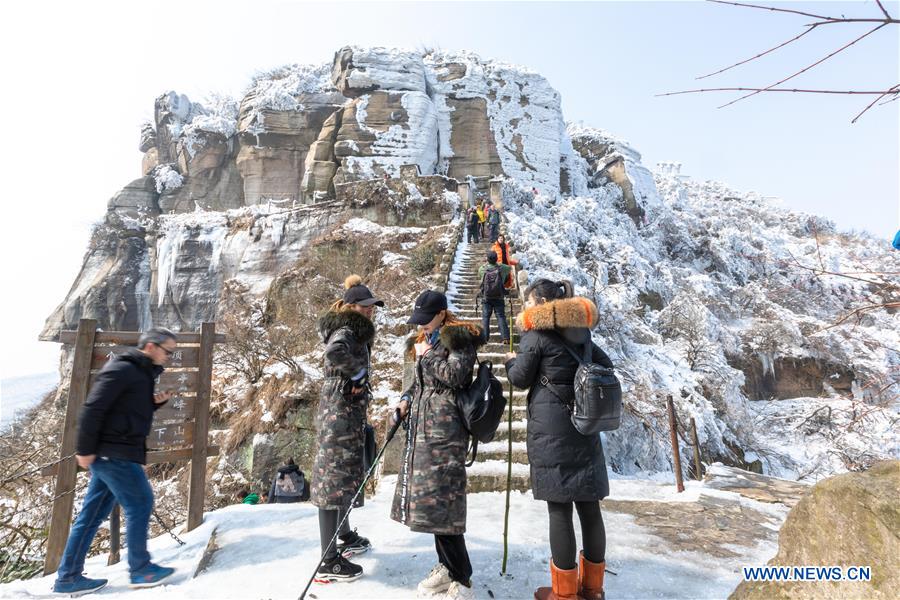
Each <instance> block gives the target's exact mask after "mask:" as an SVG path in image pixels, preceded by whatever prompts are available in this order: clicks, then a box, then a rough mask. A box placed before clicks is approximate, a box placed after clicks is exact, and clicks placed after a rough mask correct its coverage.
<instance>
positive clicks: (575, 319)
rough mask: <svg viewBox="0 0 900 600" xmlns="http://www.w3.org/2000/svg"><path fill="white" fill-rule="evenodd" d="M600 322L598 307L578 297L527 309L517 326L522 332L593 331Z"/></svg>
mask: <svg viewBox="0 0 900 600" xmlns="http://www.w3.org/2000/svg"><path fill="white" fill-rule="evenodd" d="M599 320H600V316H599V313H598V312H597V306H596V305H595V304H594V303H593V302H591V301H590V300H588V299H587V298H582V297H580V296H576V297H575V298H565V299H563V300H553V301H552V302H547V303H544V304H538V305H537V306H532V307H531V308H526V309H525V310H524V311H522V312H521V313H519V316H518V317H517V318H516V325H517V326H518V327H519V329H520V330H521V331H532V330H535V329H564V328H567V327H587V328H588V329H593V328H594V327H595V326H596V325H597V322H598V321H599Z"/></svg>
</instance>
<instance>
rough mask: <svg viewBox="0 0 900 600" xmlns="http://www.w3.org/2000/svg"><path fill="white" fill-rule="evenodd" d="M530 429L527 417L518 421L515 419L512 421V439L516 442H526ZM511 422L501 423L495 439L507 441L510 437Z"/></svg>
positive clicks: (496, 440)
mask: <svg viewBox="0 0 900 600" xmlns="http://www.w3.org/2000/svg"><path fill="white" fill-rule="evenodd" d="M527 431H528V421H527V420H525V419H520V420H518V421H513V423H512V439H513V441H514V442H524V441H525V439H526V438H527ZM508 434H509V424H508V423H507V422H506V421H503V422H502V423H500V427H498V428H497V433H496V434H495V435H494V441H495V442H500V441H503V442H505V441H506V440H507V439H509V435H508Z"/></svg>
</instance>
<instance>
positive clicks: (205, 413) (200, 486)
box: [187, 323, 216, 531]
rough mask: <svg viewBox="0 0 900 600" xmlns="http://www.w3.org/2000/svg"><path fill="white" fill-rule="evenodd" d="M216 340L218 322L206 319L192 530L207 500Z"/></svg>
mask: <svg viewBox="0 0 900 600" xmlns="http://www.w3.org/2000/svg"><path fill="white" fill-rule="evenodd" d="M215 343H216V324H215V323H203V325H201V327H200V357H199V372H198V374H197V375H198V383H197V385H198V387H197V401H196V402H195V404H194V438H193V448H192V450H191V482H190V488H189V491H188V523H187V530H188V531H191V530H193V529H196V528H197V527H199V526H200V524H201V523H203V502H204V500H205V498H206V456H207V454H206V445H207V438H208V437H209V396H210V384H211V380H212V360H213V347H214V345H215Z"/></svg>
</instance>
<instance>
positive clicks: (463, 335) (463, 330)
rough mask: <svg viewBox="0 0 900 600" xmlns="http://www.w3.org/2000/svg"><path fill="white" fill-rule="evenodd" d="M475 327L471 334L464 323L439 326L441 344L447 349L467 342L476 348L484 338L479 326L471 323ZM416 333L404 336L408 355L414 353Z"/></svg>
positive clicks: (461, 345) (456, 348)
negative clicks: (475, 331)
mask: <svg viewBox="0 0 900 600" xmlns="http://www.w3.org/2000/svg"><path fill="white" fill-rule="evenodd" d="M472 326H473V327H475V329H477V330H478V334H477V335H476V334H472V332H471V331H470V330H469V328H468V327H466V326H465V325H444V326H443V327H441V334H440V341H441V346H443V347H444V348H446V349H447V350H462V349H464V348H465V347H466V346H468V345H469V344H471V345H472V346H474V347H475V349H476V350H477V349H478V348H479V347H481V346H482V345H484V340H482V339H481V327H479V326H478V325H475V324H474V323H473V324H472ZM418 337H419V336H418V334H417V333H413V334H412V335H410V336H409V337H408V338H406V354H407V355H408V356H410V357H414V356H415V355H416V349H415V345H416V340H417V339H418Z"/></svg>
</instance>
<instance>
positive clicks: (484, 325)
mask: <svg viewBox="0 0 900 600" xmlns="http://www.w3.org/2000/svg"><path fill="white" fill-rule="evenodd" d="M505 302H506V299H505V298H484V299H483V302H482V305H481V329H482V330H483V335H484V341H485V342H487V341H488V339H490V333H491V313H492V312H494V313H496V314H497V322H498V323H499V325H500V339H502V340H508V339H509V325H507V324H506V305H505V304H504V303H505Z"/></svg>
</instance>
